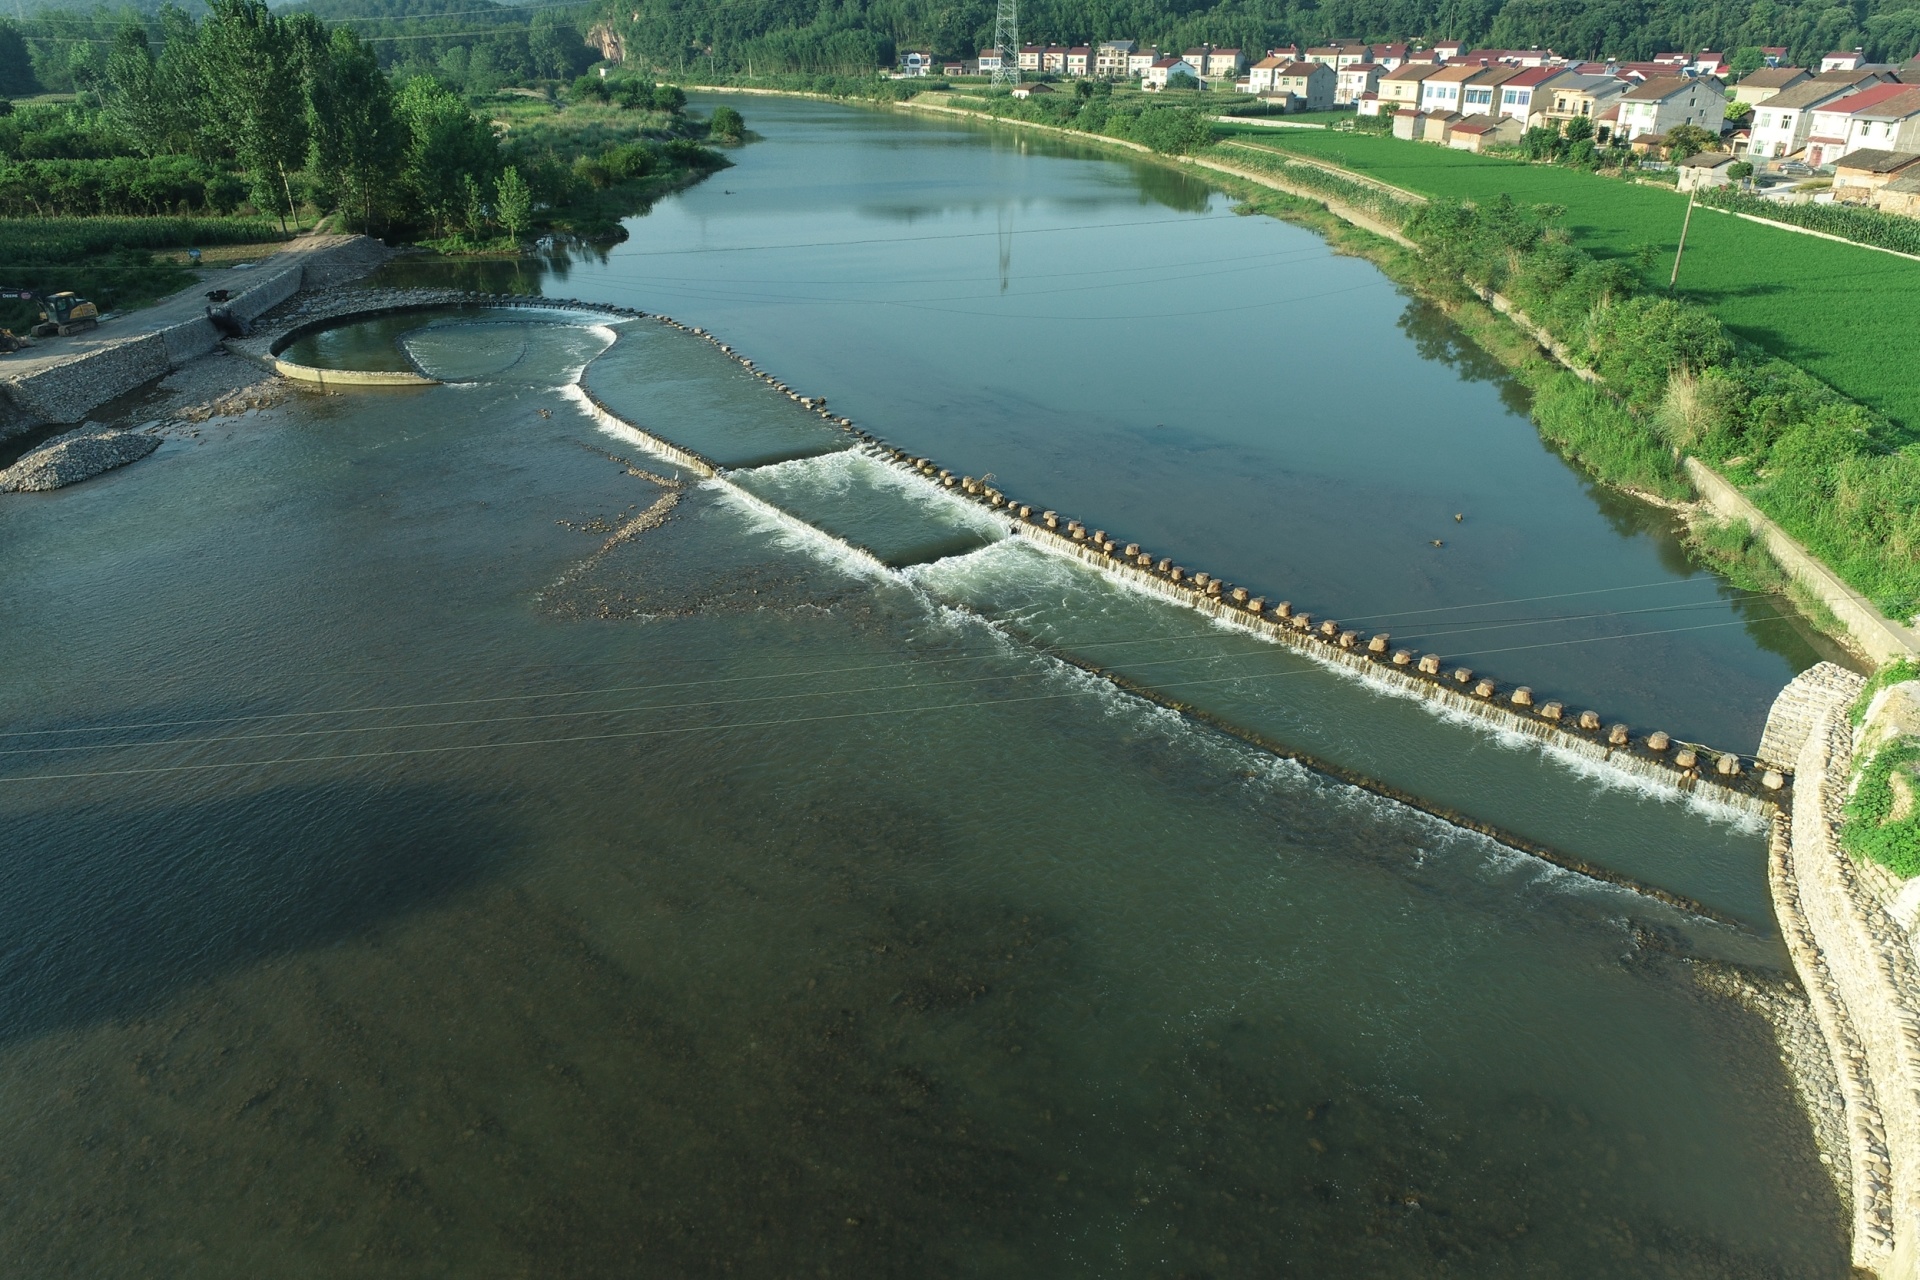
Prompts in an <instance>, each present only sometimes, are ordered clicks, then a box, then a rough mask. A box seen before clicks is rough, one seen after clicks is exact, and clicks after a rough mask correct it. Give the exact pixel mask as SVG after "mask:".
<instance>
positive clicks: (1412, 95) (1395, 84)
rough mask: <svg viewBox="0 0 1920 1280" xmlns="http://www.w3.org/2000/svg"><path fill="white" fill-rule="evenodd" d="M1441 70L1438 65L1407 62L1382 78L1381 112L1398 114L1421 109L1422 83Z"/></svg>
mask: <svg viewBox="0 0 1920 1280" xmlns="http://www.w3.org/2000/svg"><path fill="white" fill-rule="evenodd" d="M1438 70H1440V66H1439V64H1438V63H1433V62H1407V63H1403V64H1402V65H1400V66H1398V67H1396V68H1394V69H1393V70H1392V71H1389V72H1387V74H1385V75H1383V76H1381V77H1380V106H1379V110H1381V111H1385V112H1396V111H1399V110H1400V109H1401V108H1402V107H1407V108H1410V109H1412V110H1416V111H1417V110H1419V108H1420V82H1421V81H1423V80H1425V79H1426V78H1427V77H1428V76H1430V75H1432V74H1433V73H1434V72H1436V71H1438Z"/></svg>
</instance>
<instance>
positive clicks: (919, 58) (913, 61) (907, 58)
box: [900, 50, 935, 76]
mask: <svg viewBox="0 0 1920 1280" xmlns="http://www.w3.org/2000/svg"><path fill="white" fill-rule="evenodd" d="M934 70H935V63H934V60H933V54H931V53H928V52H926V51H924V50H909V51H908V52H906V53H902V54H901V55H900V74H901V75H903V76H930V75H932V74H933V73H934Z"/></svg>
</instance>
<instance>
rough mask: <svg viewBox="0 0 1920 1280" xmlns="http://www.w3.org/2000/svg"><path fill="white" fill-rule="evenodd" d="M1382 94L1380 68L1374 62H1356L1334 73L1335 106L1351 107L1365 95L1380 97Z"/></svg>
mask: <svg viewBox="0 0 1920 1280" xmlns="http://www.w3.org/2000/svg"><path fill="white" fill-rule="evenodd" d="M1379 92H1380V67H1379V64H1377V63H1372V62H1355V63H1351V64H1349V65H1347V66H1344V67H1341V68H1340V70H1339V71H1337V72H1335V73H1334V78H1333V105H1334V106H1336V107H1350V106H1352V105H1354V104H1355V103H1356V102H1358V101H1360V99H1361V97H1362V96H1363V95H1365V94H1369V93H1371V94H1374V95H1375V96H1378V94H1379Z"/></svg>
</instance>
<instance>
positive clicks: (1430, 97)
mask: <svg viewBox="0 0 1920 1280" xmlns="http://www.w3.org/2000/svg"><path fill="white" fill-rule="evenodd" d="M1481 70H1482V68H1480V67H1474V66H1466V65H1459V66H1455V65H1452V64H1449V65H1447V66H1444V67H1441V68H1440V69H1439V70H1438V71H1436V72H1434V73H1433V74H1432V75H1430V76H1428V77H1427V78H1426V79H1425V80H1422V81H1421V82H1420V109H1421V110H1422V111H1425V112H1428V113H1432V112H1436V111H1437V112H1442V113H1445V112H1448V111H1458V110H1459V109H1460V93H1461V90H1462V89H1463V88H1464V87H1465V85H1466V83H1467V81H1469V80H1471V79H1473V78H1474V77H1475V76H1477V75H1479V74H1480V72H1481Z"/></svg>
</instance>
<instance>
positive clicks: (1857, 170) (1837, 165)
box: [1833, 147, 1920, 204]
mask: <svg viewBox="0 0 1920 1280" xmlns="http://www.w3.org/2000/svg"><path fill="white" fill-rule="evenodd" d="M1917 166H1920V151H1881V150H1876V149H1874V148H1872V147H1863V148H1861V149H1860V150H1859V151H1850V152H1848V153H1847V154H1846V155H1844V156H1842V157H1841V158H1840V159H1838V160H1836V161H1834V163H1833V198H1834V201H1835V203H1837V204H1872V203H1873V202H1874V196H1875V195H1877V194H1878V193H1879V191H1880V189H1881V188H1882V187H1885V186H1887V185H1888V184H1889V183H1891V182H1893V181H1894V180H1895V179H1896V178H1899V177H1900V176H1901V175H1902V174H1905V173H1909V172H1911V173H1920V167H1917Z"/></svg>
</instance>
